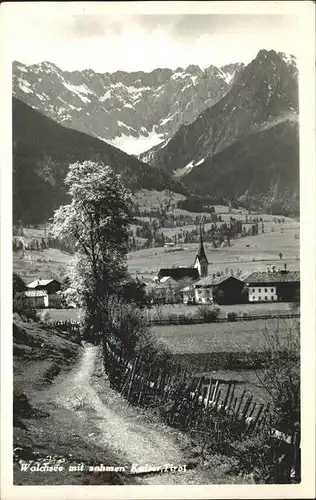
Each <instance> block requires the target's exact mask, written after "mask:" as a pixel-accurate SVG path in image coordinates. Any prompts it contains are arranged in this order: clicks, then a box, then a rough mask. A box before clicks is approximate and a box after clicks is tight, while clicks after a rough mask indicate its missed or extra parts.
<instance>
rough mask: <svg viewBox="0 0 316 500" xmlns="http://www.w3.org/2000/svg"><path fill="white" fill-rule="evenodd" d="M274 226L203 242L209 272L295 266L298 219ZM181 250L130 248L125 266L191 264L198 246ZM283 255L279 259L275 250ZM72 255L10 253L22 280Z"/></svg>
mask: <svg viewBox="0 0 316 500" xmlns="http://www.w3.org/2000/svg"><path fill="white" fill-rule="evenodd" d="M275 226H276V230H275V231H274V232H270V233H264V234H259V235H257V236H247V237H245V238H239V239H237V240H232V241H231V246H230V247H225V248H216V249H214V248H212V245H211V244H209V243H205V245H204V246H205V250H206V254H207V257H208V260H209V273H210V274H211V273H213V272H217V271H224V272H225V273H230V270H231V269H233V270H234V272H235V273H236V271H237V270H238V269H240V270H241V271H242V272H251V271H256V270H265V269H266V266H268V265H269V266H272V265H275V266H276V267H279V266H282V267H283V265H284V263H286V264H287V267H288V269H292V270H298V269H299V246H300V242H299V239H298V238H297V235H298V234H299V223H298V222H291V223H290V222H289V223H287V224H284V226H282V227H280V225H275ZM34 231H35V232H37V231H42V230H35V229H34V230H32V229H30V230H26V234H27V237H31V234H32V236H33V237H35V233H34ZM178 247H181V248H182V250H180V249H179V250H176V251H170V249H165V248H163V247H156V248H147V249H144V250H138V251H136V252H130V253H129V254H128V256H127V259H128V268H129V271H130V273H131V274H133V275H135V274H138V275H140V276H142V275H143V276H152V277H153V276H155V275H156V274H157V272H158V270H159V269H160V268H161V267H172V266H173V265H177V266H191V265H193V262H194V258H195V256H196V253H197V250H198V243H189V244H186V245H182V246H180V245H178ZM280 252H282V254H283V259H282V261H280V259H279V253H280ZM71 258H72V256H71V255H70V254H68V253H66V252H61V251H60V250H57V249H48V250H43V251H41V252H36V251H32V252H31V251H29V252H25V254H24V256H23V253H22V252H14V253H13V269H14V271H15V272H17V273H18V274H20V275H21V277H22V278H23V279H24V280H25V281H26V282H30V281H32V280H33V279H35V278H38V277H39V276H42V277H45V278H48V277H51V276H55V275H56V274H57V275H58V274H60V271H62V270H65V269H66V268H67V265H68V264H69V263H70V260H71Z"/></svg>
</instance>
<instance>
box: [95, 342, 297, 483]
mask: <svg viewBox="0 0 316 500" xmlns="http://www.w3.org/2000/svg"><path fill="white" fill-rule="evenodd" d="M103 349H104V365H105V369H106V371H107V373H108V375H109V380H110V383H111V385H112V386H113V387H114V388H115V389H116V390H118V391H119V392H120V393H121V395H123V396H124V397H125V398H126V399H127V400H128V401H129V402H130V403H131V404H133V405H136V406H143V407H156V408H157V407H158V408H159V409H160V411H161V414H162V416H163V417H164V419H165V421H166V423H168V424H169V425H172V426H174V427H177V428H180V429H182V430H185V431H189V432H190V433H192V434H193V435H195V436H196V435H198V436H199V441H200V442H202V444H203V446H205V444H206V443H209V441H210V439H212V444H213V446H215V447H216V446H217V445H218V446H225V445H227V444H228V443H229V442H230V441H232V440H234V439H244V438H245V437H253V436H255V435H256V434H257V433H258V432H260V431H266V433H267V435H268V436H269V437H270V439H271V440H273V441H274V442H275V441H278V442H279V444H278V446H281V445H282V446H283V448H280V449H281V452H280V454H281V455H282V454H283V455H284V454H285V455H284V456H287V457H289V460H288V463H289V464H290V467H289V469H288V470H287V472H286V476H287V479H288V480H290V475H291V474H292V476H293V471H294V476H295V477H296V478H297V477H298V476H299V475H300V449H299V445H300V443H299V439H298V433H297V432H296V433H293V434H291V435H288V434H286V433H283V432H280V431H279V430H277V429H274V428H272V427H271V416H270V407H269V404H266V405H265V404H259V403H257V402H255V401H254V399H253V396H252V395H251V394H248V393H247V392H246V391H245V390H244V391H243V392H242V394H241V395H239V396H237V395H236V392H238V391H236V389H237V385H238V382H237V381H234V380H230V381H229V380H223V379H219V378H216V377H213V376H206V375H201V376H196V375H194V374H192V373H189V372H188V370H187V369H186V368H184V367H182V366H181V365H177V364H169V365H168V364H167V363H162V362H159V361H157V362H155V363H149V362H148V361H146V360H144V359H142V358H141V357H140V356H137V357H135V358H132V359H128V358H127V357H125V356H123V355H122V353H121V352H119V351H118V350H117V349H116V348H115V347H114V346H113V345H110V344H109V343H108V342H105V343H104V344H103ZM284 446H285V447H287V449H286V450H285V452H284ZM292 476H291V477H292Z"/></svg>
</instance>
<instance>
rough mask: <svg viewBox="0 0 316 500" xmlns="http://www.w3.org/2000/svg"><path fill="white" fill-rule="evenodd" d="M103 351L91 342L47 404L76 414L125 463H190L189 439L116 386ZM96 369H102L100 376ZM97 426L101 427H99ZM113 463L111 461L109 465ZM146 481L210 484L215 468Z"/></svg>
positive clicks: (93, 436)
mask: <svg viewBox="0 0 316 500" xmlns="http://www.w3.org/2000/svg"><path fill="white" fill-rule="evenodd" d="M100 367H101V363H100V351H99V348H98V347H95V346H90V345H87V346H86V347H85V348H84V351H83V355H82V358H81V360H80V362H79V364H78V365H77V366H76V367H75V368H74V369H73V370H72V371H71V372H69V373H68V374H67V375H66V376H65V375H61V376H60V377H57V378H56V379H55V383H53V385H52V386H51V388H50V389H49V390H48V391H45V394H43V393H42V394H40V395H39V399H40V401H41V402H43V401H45V400H46V401H50V402H51V403H54V404H56V405H57V406H58V407H63V408H66V409H67V410H70V411H72V412H73V413H74V419H78V418H79V419H80V420H81V424H82V425H81V428H83V429H89V428H90V429H91V431H92V430H93V431H94V432H88V433H86V435H85V436H83V437H84V439H86V440H89V441H90V442H91V441H95V442H96V443H97V444H98V446H100V447H104V449H109V447H110V448H111V449H112V450H113V452H114V453H115V454H117V456H118V457H121V458H120V459H121V463H120V465H122V466H124V465H128V466H129V469H128V470H130V465H131V464H137V465H138V466H163V465H165V464H173V465H176V466H180V465H181V466H183V465H185V464H186V463H187V457H188V451H187V450H188V448H189V446H190V441H189V439H188V437H187V436H186V435H185V434H183V433H181V432H179V431H177V430H174V429H171V428H170V427H168V426H165V425H164V424H163V423H162V422H160V421H159V420H158V419H155V418H154V417H153V416H152V415H151V414H150V413H149V412H146V411H144V410H141V409H140V408H135V407H133V406H131V405H129V404H128V403H127V401H126V400H125V399H124V398H122V397H121V396H120V395H119V394H118V393H117V392H115V391H114V390H113V389H111V388H110V386H109V383H108V382H107V380H106V378H105V376H104V374H102V373H100ZM96 372H99V373H98V375H99V376H97V375H96ZM96 429H97V431H96ZM109 465H110V464H109ZM140 481H141V482H142V483H143V484H207V483H210V482H212V481H211V480H210V472H209V471H206V470H202V469H200V470H198V469H192V470H187V471H185V472H181V471H180V472H179V471H178V472H161V473H158V474H157V473H156V474H150V475H147V476H142V478H141V479H140Z"/></svg>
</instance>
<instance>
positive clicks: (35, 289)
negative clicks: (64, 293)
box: [25, 278, 60, 309]
mask: <svg viewBox="0 0 316 500" xmlns="http://www.w3.org/2000/svg"><path fill="white" fill-rule="evenodd" d="M59 290H60V283H59V281H57V280H54V279H42V278H38V279H37V280H34V281H32V282H31V283H29V284H28V285H27V289H26V292H25V296H26V297H27V299H28V302H29V305H30V307H34V308H36V309H39V308H44V307H58V306H59V305H60V296H59V294H58V292H59Z"/></svg>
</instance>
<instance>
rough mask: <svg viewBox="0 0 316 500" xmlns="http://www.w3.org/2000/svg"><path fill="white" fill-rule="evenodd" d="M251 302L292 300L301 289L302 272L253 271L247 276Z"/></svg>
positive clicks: (284, 270) (285, 270)
mask: <svg viewBox="0 0 316 500" xmlns="http://www.w3.org/2000/svg"><path fill="white" fill-rule="evenodd" d="M245 281H246V285H247V287H248V297H249V302H275V301H284V302H291V301H292V300H295V297H296V296H297V294H299V290H300V272H299V271H288V270H287V269H286V265H285V267H284V269H282V270H280V269H279V270H271V271H268V272H253V273H251V274H250V275H249V276H248V277H247V278H246V280H245Z"/></svg>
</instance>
